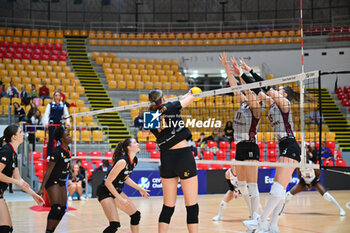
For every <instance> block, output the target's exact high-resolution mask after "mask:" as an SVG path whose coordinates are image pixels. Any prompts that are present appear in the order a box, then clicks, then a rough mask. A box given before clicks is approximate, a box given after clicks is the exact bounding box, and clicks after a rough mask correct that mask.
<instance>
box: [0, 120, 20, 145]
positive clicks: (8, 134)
mask: <svg viewBox="0 0 350 233" xmlns="http://www.w3.org/2000/svg"><path fill="white" fill-rule="evenodd" d="M18 128H19V126H18V125H9V126H7V127H6V129H5V130H4V136H2V137H1V138H0V145H1V147H2V143H3V141H4V140H5V142H6V143H9V142H11V138H12V136H13V135H16V134H17V131H18Z"/></svg>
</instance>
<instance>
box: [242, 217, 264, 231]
mask: <svg viewBox="0 0 350 233" xmlns="http://www.w3.org/2000/svg"><path fill="white" fill-rule="evenodd" d="M243 224H244V226H245V228H246V230H247V232H248V231H253V232H254V231H256V230H263V229H264V226H265V225H266V222H265V223H262V222H261V220H260V217H258V218H257V219H253V220H245V221H243Z"/></svg>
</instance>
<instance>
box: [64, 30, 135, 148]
mask: <svg viewBox="0 0 350 233" xmlns="http://www.w3.org/2000/svg"><path fill="white" fill-rule="evenodd" d="M66 46H67V51H68V57H69V60H70V61H71V64H72V66H73V69H74V72H75V73H76V75H77V76H78V78H79V80H80V83H81V85H82V86H83V87H84V88H85V95H86V96H87V98H88V101H89V103H90V106H91V109H92V110H99V109H105V108H112V107H114V106H113V104H112V101H111V99H110V97H109V96H108V94H107V91H106V90H105V88H104V86H103V84H102V83H101V80H100V78H99V77H98V75H97V73H96V72H95V69H94V68H93V66H92V64H91V61H90V59H89V57H88V54H87V49H86V37H73V36H67V37H66ZM96 117H97V119H98V122H99V124H100V125H102V126H106V128H107V129H103V131H104V134H105V135H108V138H109V144H110V145H111V147H114V146H116V145H117V143H118V142H119V141H122V140H124V139H125V138H126V137H129V136H130V133H129V131H128V129H127V127H126V125H125V123H124V121H123V119H122V118H121V117H120V114H119V113H117V112H112V113H105V114H98V115H96Z"/></svg>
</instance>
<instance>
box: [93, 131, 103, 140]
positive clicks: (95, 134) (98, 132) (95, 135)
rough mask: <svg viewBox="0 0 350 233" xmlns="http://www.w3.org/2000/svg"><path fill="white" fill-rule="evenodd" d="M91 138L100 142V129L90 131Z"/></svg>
mask: <svg viewBox="0 0 350 233" xmlns="http://www.w3.org/2000/svg"><path fill="white" fill-rule="evenodd" d="M92 139H93V141H94V142H102V141H103V132H102V131H101V130H94V131H93V132H92Z"/></svg>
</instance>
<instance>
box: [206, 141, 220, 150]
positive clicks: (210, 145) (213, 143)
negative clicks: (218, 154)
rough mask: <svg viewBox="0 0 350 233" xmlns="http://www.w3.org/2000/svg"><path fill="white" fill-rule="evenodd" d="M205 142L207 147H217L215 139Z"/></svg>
mask: <svg viewBox="0 0 350 233" xmlns="http://www.w3.org/2000/svg"><path fill="white" fill-rule="evenodd" d="M207 144H208V147H209V148H212V147H218V144H217V143H216V142H215V141H208V143H207Z"/></svg>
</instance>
